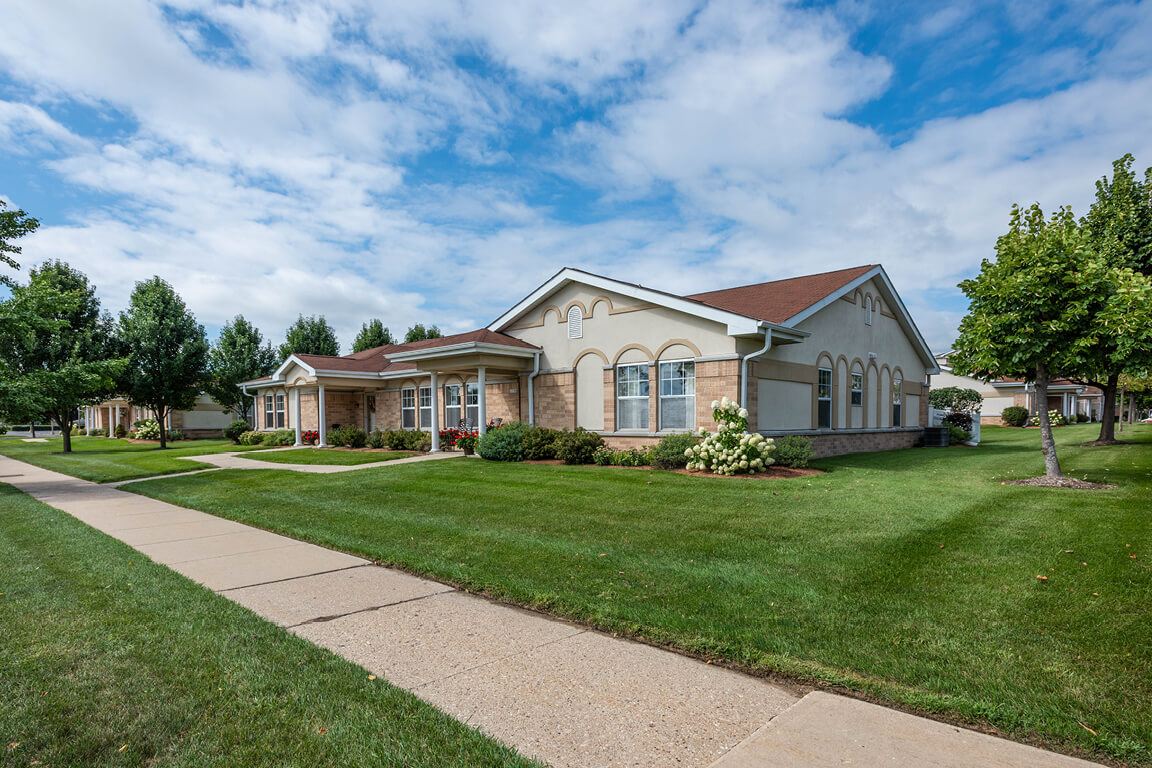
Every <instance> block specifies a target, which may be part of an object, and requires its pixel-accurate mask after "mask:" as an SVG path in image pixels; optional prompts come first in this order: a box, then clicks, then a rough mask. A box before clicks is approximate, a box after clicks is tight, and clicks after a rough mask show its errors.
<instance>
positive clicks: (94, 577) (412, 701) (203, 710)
mask: <svg viewBox="0 0 1152 768" xmlns="http://www.w3.org/2000/svg"><path fill="white" fill-rule="evenodd" d="M0 510H2V512H0V563H3V564H4V565H3V568H2V569H0V626H2V627H3V631H2V632H0V690H2V691H3V695H0V734H3V737H4V738H3V742H4V743H3V744H0V750H2V751H0V764H4V765H37V764H40V765H51V766H55V765H61V766H62V765H84V766H106V765H107V766H111V765H116V766H123V765H129V766H142V765H181V766H236V765H284V766H289V765H292V766H316V765H382V766H395V767H396V768H401V767H404V768H407V767H408V766H427V767H429V768H431V767H434V766H460V765H469V766H473V765H474V766H507V767H508V768H528V766H536V765H538V764H537V763H534V762H530V761H528V760H526V759H523V758H521V757H519V756H518V755H517V754H516V753H514V752H513V751H512V750H510V749H508V748H506V747H504V746H502V745H500V744H499V743H497V742H495V741H493V740H491V739H488V738H486V737H484V736H482V735H481V734H479V733H478V732H476V731H474V730H472V729H470V728H468V727H466V726H464V725H462V724H461V723H459V722H457V721H455V720H453V719H452V718H450V717H448V716H447V715H444V714H442V713H440V712H438V711H436V710H435V709H433V708H432V707H431V706H429V705H427V704H425V703H424V702H422V701H420V700H418V699H417V698H416V697H415V696H413V695H411V694H409V693H407V692H405V691H402V690H400V689H398V688H394V687H392V686H391V685H389V684H388V683H387V682H385V681H384V680H379V679H377V680H370V679H369V678H368V673H367V672H365V671H364V670H363V669H361V668H360V667H357V666H356V665H354V664H351V663H349V662H346V661H344V660H343V659H340V658H339V657H337V656H335V655H333V654H331V653H328V652H327V651H323V650H320V649H319V648H316V647H315V646H313V645H312V644H310V643H308V642H307V641H305V640H301V639H299V638H297V637H295V636H293V635H291V634H289V633H287V632H286V631H284V630H281V629H280V628H278V627H276V626H274V625H272V624H270V623H268V622H266V621H264V620H263V619H260V618H258V617H256V616H254V615H253V614H251V613H250V612H248V611H247V610H245V609H243V608H241V607H239V606H237V605H235V604H233V603H231V602H230V601H228V600H227V599H225V598H223V597H219V596H217V595H214V594H212V593H211V592H209V591H208V590H205V589H203V588H201V587H199V586H197V585H195V584H193V583H192V582H190V581H188V580H187V579H185V578H184V577H182V576H179V575H177V574H176V573H174V572H172V571H170V570H169V569H167V568H165V567H163V566H159V565H155V564H154V563H152V561H150V560H149V559H148V558H147V557H145V556H144V555H142V554H140V553H138V552H136V551H134V550H133V549H131V548H130V547H128V546H126V545H124V544H121V543H120V542H118V541H115V540H114V539H112V538H109V537H107V536H105V535H103V534H101V533H98V532H96V531H93V530H92V529H90V528H88V527H87V526H85V525H84V524H82V523H80V522H79V521H77V520H75V519H73V518H72V517H70V516H68V515H67V514H65V513H63V512H59V511H57V510H54V509H52V508H50V507H47V506H45V505H43V504H41V503H39V502H37V501H35V500H33V499H31V498H30V497H28V496H25V495H24V494H22V493H20V492H19V491H16V490H15V489H13V488H11V487H10V486H7V485H4V484H2V483H0Z"/></svg>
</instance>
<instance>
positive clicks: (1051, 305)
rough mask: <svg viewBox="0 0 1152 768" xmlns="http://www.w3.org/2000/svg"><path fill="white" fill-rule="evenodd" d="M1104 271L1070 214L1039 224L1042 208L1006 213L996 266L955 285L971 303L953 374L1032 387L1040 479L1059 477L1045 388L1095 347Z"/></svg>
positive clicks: (987, 263)
mask: <svg viewBox="0 0 1152 768" xmlns="http://www.w3.org/2000/svg"><path fill="white" fill-rule="evenodd" d="M1106 280H1107V275H1106V269H1105V267H1104V264H1103V262H1102V260H1101V259H1099V258H1097V257H1096V256H1095V254H1093V252H1092V251H1091V250H1090V249H1089V248H1088V246H1087V243H1086V239H1085V236H1084V234H1083V232H1082V231H1081V230H1080V228H1079V227H1078V226H1077V222H1076V220H1075V218H1074V217H1073V216H1072V212H1071V211H1070V210H1067V209H1061V210H1060V211H1058V212H1057V213H1055V214H1053V216H1052V218H1051V220H1050V221H1045V219H1044V213H1043V211H1041V209H1040V206H1038V205H1033V206H1032V207H1031V208H1028V209H1027V210H1024V209H1022V208H1020V207H1019V206H1013V207H1012V216H1011V224H1010V227H1009V230H1008V232H1007V234H1005V235H1003V236H1001V237H1000V238H999V239H998V240H997V241H996V260H995V261H988V260H987V259H985V260H984V262H983V263H982V264H981V266H980V274H979V275H978V276H977V277H976V278H975V279H972V280H965V281H964V282H962V283H960V289H961V290H962V291H963V292H964V295H965V296H967V297H968V298H969V299H970V301H971V303H970V305H969V308H968V314H967V315H966V316H965V317H964V319H963V320H962V321H961V322H960V337H959V339H957V341H956V345H955V347H954V352H953V354H952V355H951V356H950V358H949V362H950V363H952V367H953V370H954V371H955V372H957V373H961V374H969V375H974V376H977V377H978V378H982V379H995V378H999V377H1006V378H1023V379H1025V380H1029V381H1034V382H1035V384H1036V397H1037V399H1038V400H1039V403H1040V407H1039V409H1038V410H1039V413H1038V415H1039V417H1040V434H1041V438H1040V442H1041V451H1042V453H1043V455H1044V468H1045V474H1046V475H1047V476H1048V477H1051V478H1057V477H1061V476H1062V474H1061V471H1060V461H1059V459H1058V457H1057V455H1056V443H1055V441H1054V440H1053V439H1052V424H1051V423H1050V421H1049V419H1048V407H1047V403H1048V382H1049V380H1050V379H1052V378H1054V377H1057V376H1061V375H1065V374H1066V372H1067V371H1071V370H1075V369H1076V368H1077V366H1078V364H1079V363H1080V362H1081V361H1082V359H1083V358H1084V356H1085V355H1087V354H1088V353H1089V352H1090V348H1091V345H1092V344H1093V343H1094V341H1095V338H1094V336H1095V334H1094V333H1093V332H1092V330H1093V323H1094V322H1096V320H1097V319H1098V315H1099V313H1100V311H1101V309H1102V303H1103V302H1102V300H1101V295H1102V294H1107V288H1106V287H1102V285H1101V284H1102V283H1104V282H1106Z"/></svg>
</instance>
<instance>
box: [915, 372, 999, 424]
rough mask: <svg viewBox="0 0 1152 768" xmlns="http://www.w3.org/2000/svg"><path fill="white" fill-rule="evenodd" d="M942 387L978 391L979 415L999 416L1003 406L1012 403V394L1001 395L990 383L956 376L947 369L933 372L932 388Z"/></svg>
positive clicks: (969, 377)
mask: <svg viewBox="0 0 1152 768" xmlns="http://www.w3.org/2000/svg"><path fill="white" fill-rule="evenodd" d="M944 387H963V388H964V389H974V390H976V391H977V392H979V393H980V394H981V396H983V398H984V403H983V405H981V407H980V415H981V417H984V416H996V417H999V416H1000V414H1001V413H1003V411H1004V409H1005V408H1007V407H1008V406H1010V405H1012V400H1013V398H1012V395H1003V394H1001V393H1000V392H999V391H997V389H996V388H995V387H993V386H992V385H991V384H988V383H987V382H984V381H980V379H974V378H972V377H971V376H957V375H956V374H954V373H949V372H948V371H941V372H940V373H937V374H934V375H933V376H932V388H933V389H942V388H944Z"/></svg>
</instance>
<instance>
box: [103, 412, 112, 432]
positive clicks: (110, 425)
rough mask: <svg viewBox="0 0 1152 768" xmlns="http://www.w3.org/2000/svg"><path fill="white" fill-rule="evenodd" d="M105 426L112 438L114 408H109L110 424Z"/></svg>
mask: <svg viewBox="0 0 1152 768" xmlns="http://www.w3.org/2000/svg"><path fill="white" fill-rule="evenodd" d="M105 426H106V429H105V431H106V432H107V433H108V437H112V406H108V423H107V424H106V425H105Z"/></svg>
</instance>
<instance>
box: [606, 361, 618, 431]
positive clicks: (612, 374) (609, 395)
mask: <svg viewBox="0 0 1152 768" xmlns="http://www.w3.org/2000/svg"><path fill="white" fill-rule="evenodd" d="M604 430H605V431H607V432H614V431H615V430H616V369H615V368H605V369H604Z"/></svg>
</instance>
